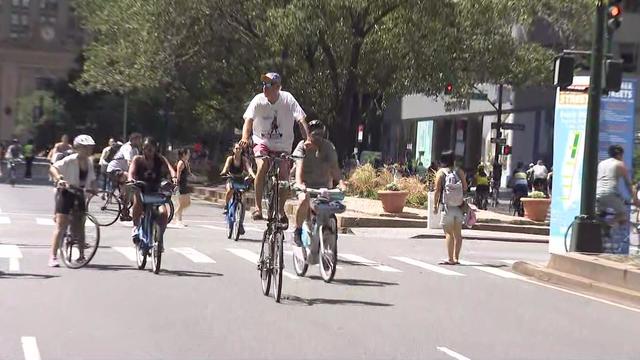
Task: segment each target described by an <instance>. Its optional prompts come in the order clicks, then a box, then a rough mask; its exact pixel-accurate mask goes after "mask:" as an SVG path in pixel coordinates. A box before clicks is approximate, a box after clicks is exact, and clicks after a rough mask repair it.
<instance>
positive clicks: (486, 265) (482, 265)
mask: <svg viewBox="0 0 640 360" xmlns="http://www.w3.org/2000/svg"><path fill="white" fill-rule="evenodd" d="M456 266H479V267H490V268H503V267H509V265H504V264H457V265H453V266H451V267H453V268H455V267H456Z"/></svg>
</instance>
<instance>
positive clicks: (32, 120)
mask: <svg viewBox="0 0 640 360" xmlns="http://www.w3.org/2000/svg"><path fill="white" fill-rule="evenodd" d="M66 117H67V115H66V113H65V111H64V104H63V103H62V102H61V101H60V99H58V98H57V97H55V95H54V94H53V93H52V92H50V91H44V90H37V91H34V92H32V93H31V94H29V95H27V96H23V97H20V98H19V99H18V106H17V111H16V129H15V132H16V135H18V136H19V137H30V138H34V140H35V146H36V148H43V147H46V146H48V143H49V136H50V135H53V134H51V129H60V128H62V127H63V124H64V121H65V119H66Z"/></svg>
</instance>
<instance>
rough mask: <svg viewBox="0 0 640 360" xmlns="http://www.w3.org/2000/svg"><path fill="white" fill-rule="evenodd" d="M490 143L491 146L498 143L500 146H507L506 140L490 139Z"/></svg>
mask: <svg viewBox="0 0 640 360" xmlns="http://www.w3.org/2000/svg"><path fill="white" fill-rule="evenodd" d="M496 140H497V141H496ZM491 143H492V144H495V143H498V144H500V145H506V144H507V139H506V138H500V139H496V138H491Z"/></svg>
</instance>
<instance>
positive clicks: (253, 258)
mask: <svg viewBox="0 0 640 360" xmlns="http://www.w3.org/2000/svg"><path fill="white" fill-rule="evenodd" d="M227 251H229V252H230V253H232V254H234V255H236V256H239V257H241V258H243V259H245V260H247V261H249V262H250V263H252V264H254V265H258V260H260V255H258V254H256V253H254V252H253V251H251V250H247V249H232V248H227ZM282 275H284V276H286V277H288V278H289V279H293V280H298V279H300V278H299V277H298V276H297V275H294V274H292V273H290V272H287V271H283V272H282Z"/></svg>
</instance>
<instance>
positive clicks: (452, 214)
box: [440, 205, 464, 227]
mask: <svg viewBox="0 0 640 360" xmlns="http://www.w3.org/2000/svg"><path fill="white" fill-rule="evenodd" d="M463 221H464V213H463V212H462V209H460V207H458V206H447V205H444V211H443V212H442V218H441V219H440V225H442V226H443V227H450V226H453V225H454V224H458V225H460V226H462V222H463Z"/></svg>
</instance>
